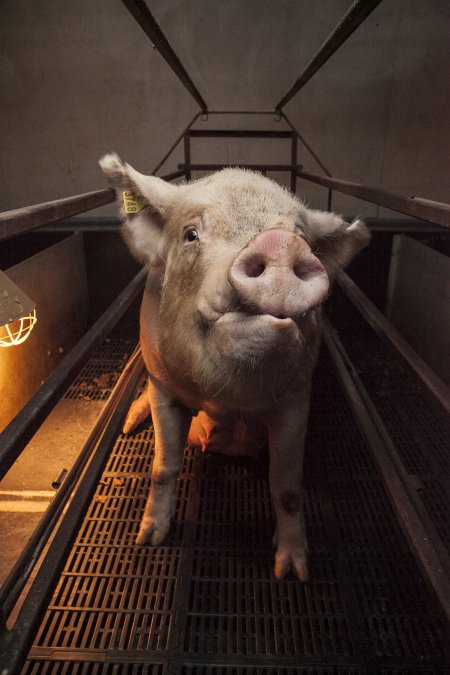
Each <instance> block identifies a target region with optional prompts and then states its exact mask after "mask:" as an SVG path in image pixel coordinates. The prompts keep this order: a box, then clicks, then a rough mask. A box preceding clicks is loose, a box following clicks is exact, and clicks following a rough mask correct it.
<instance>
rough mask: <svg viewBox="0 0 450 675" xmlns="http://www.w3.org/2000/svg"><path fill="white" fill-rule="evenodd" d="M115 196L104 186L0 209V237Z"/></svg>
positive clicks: (171, 176)
mask: <svg viewBox="0 0 450 675" xmlns="http://www.w3.org/2000/svg"><path fill="white" fill-rule="evenodd" d="M181 176H184V171H175V172H174V173H169V174H167V175H166V176H161V178H163V180H167V181H172V180H175V179H176V178H180V177H181ZM114 199H115V192H114V190H113V189H112V188H105V189H104V190H95V191H94V192H86V193H84V194H81V195H74V196H72V197H64V198H63V199H55V200H53V201H51V202H43V203H42V204H33V205H32V206H24V207H22V208H20V209H14V210H13V211H3V213H0V240H6V239H10V238H12V237H16V236H18V235H20V234H24V233H25V232H29V231H31V230H35V229H37V228H40V227H45V225H50V224H51V223H55V222H58V221H60V220H62V219H66V218H72V216H76V215H77V214H79V213H84V212H85V211H90V210H91V209H96V208H98V207H99V206H104V205H105V204H109V203H111V202H113V201H114Z"/></svg>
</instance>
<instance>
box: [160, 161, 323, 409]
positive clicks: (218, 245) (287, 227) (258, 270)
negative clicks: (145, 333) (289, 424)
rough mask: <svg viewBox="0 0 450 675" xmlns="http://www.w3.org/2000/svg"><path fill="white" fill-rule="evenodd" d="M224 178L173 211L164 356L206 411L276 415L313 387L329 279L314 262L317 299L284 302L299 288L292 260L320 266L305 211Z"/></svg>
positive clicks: (273, 190)
mask: <svg viewBox="0 0 450 675" xmlns="http://www.w3.org/2000/svg"><path fill="white" fill-rule="evenodd" d="M226 173H227V172H222V173H221V174H216V181H214V180H212V179H210V180H208V179H206V180H205V181H204V182H203V185H202V186H201V189H199V188H200V183H201V181H199V182H198V183H196V184H193V185H188V186H183V187H182V188H181V189H180V191H179V195H177V197H178V199H176V200H174V202H173V203H172V205H171V209H170V215H169V217H168V220H167V222H166V226H165V230H166V237H167V250H166V256H167V257H166V260H167V263H166V268H165V274H164V281H163V288H162V298H161V306H160V326H159V331H160V333H159V342H160V356H161V359H162V362H163V364H164V366H165V368H166V370H167V373H168V376H169V378H170V380H171V384H172V386H173V388H174V389H175V390H179V391H180V393H181V395H184V398H186V397H192V396H193V397H194V398H197V399H198V402H199V405H201V403H203V402H204V401H209V402H210V403H212V404H217V406H219V407H227V408H236V407H237V408H240V409H244V408H245V409H254V410H260V409H267V408H273V407H274V406H275V405H276V403H277V401H278V399H279V398H280V396H281V395H282V394H283V393H284V392H285V391H286V390H287V389H288V388H290V387H291V388H292V387H294V388H296V387H300V386H301V385H302V382H303V381H304V382H307V381H308V378H309V376H310V373H311V370H312V368H313V365H314V362H315V357H316V353H317V348H318V341H319V334H318V320H319V312H320V308H319V305H320V302H321V300H322V299H323V297H325V295H326V292H327V290H328V277H327V275H326V273H325V271H324V270H323V268H322V267H321V265H320V262H319V261H317V259H315V260H314V265H315V267H314V269H308V274H310V276H311V279H312V281H311V284H310V285H312V284H316V283H318V282H317V280H315V279H314V276H315V275H316V276H317V275H318V277H319V281H320V284H319V285H320V289H319V291H320V292H319V293H318V294H317V298H315V299H313V302H312V303H309V304H308V303H306V304H304V305H303V306H302V303H300V304H299V303H297V304H296V303H295V301H293V300H292V298H291V300H290V301H289V302H288V301H286V298H288V299H289V298H290V296H291V295H292V288H291V285H295V282H296V281H298V278H299V277H298V276H296V274H295V272H292V269H293V268H294V267H295V264H294V263H295V260H296V259H297V258H298V259H300V260H301V261H303V262H302V264H303V263H304V259H306V258H308V260H309V259H311V260H310V262H311V261H312V260H313V259H314V256H313V254H312V253H311V251H310V248H309V245H308V244H307V242H306V236H307V235H306V232H304V231H302V226H303V227H304V224H303V223H302V221H301V218H300V213H299V203H298V201H297V200H296V199H294V198H293V197H292V196H291V195H290V194H289V193H288V192H287V191H286V190H284V189H283V188H281V187H280V186H278V185H277V184H275V183H273V182H272V181H268V180H266V179H264V178H262V177H260V176H256V175H255V174H251V173H248V174H247V172H242V171H240V172H239V175H238V176H236V175H235V172H230V175H228V176H226V175H224V174H226ZM217 178H221V180H217ZM190 188H191V191H189V189H190ZM193 188H194V189H193ZM265 233H267V234H265ZM302 235H303V236H302ZM300 239H301V241H299V240H300ZM292 246H294V248H295V246H297V249H298V251H297V253H296V254H295V255H294V258H295V260H294V261H292V260H290V259H288V258H289V251H290V250H291V249H292ZM291 258H292V255H291ZM305 264H306V266H308V264H309V263H308V264H307V263H305ZM240 267H242V268H243V269H242V270H241V269H240ZM291 268H292V269H291ZM286 270H287V272H286ZM234 272H236V274H234ZM304 276H305V275H304ZM263 277H264V278H265V277H267V281H266V282H265V283H263V281H264V279H263ZM315 300H317V302H316V301H315Z"/></svg>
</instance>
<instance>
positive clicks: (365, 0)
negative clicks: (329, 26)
mask: <svg viewBox="0 0 450 675" xmlns="http://www.w3.org/2000/svg"><path fill="white" fill-rule="evenodd" d="M380 2H381V0H356V2H354V3H353V5H352V6H351V7H350V9H349V10H348V11H347V13H346V14H345V15H344V16H343V17H342V19H341V20H340V22H339V23H338V25H337V26H336V28H335V29H334V31H333V32H332V33H331V35H330V36H329V37H328V39H327V40H326V41H325V42H324V44H323V45H322V46H321V48H320V49H319V51H318V52H317V54H316V55H315V56H314V57H313V59H312V60H311V61H310V62H309V63H308V65H307V66H306V68H305V70H304V71H303V73H302V74H301V75H300V77H299V78H298V79H297V80H296V81H295V82H294V84H293V85H292V87H291V88H290V89H289V91H288V92H287V93H286V94H285V96H283V98H282V99H281V101H280V102H279V103H278V104H277V105H276V106H275V110H276V111H277V112H278V113H281V109H282V108H284V106H285V105H286V104H287V103H288V102H289V101H290V100H291V98H293V97H294V96H295V94H297V92H299V91H300V89H302V87H304V86H305V84H306V83H307V82H308V81H309V80H310V79H311V78H312V76H313V75H314V74H315V73H316V72H317V71H318V70H319V68H321V67H322V66H323V64H324V63H326V62H327V61H328V59H329V58H330V57H331V56H333V54H334V52H335V51H336V50H337V49H338V48H339V47H340V46H341V45H342V44H343V43H344V42H345V41H346V40H347V38H349V37H350V35H351V34H352V33H353V32H354V31H355V30H356V29H357V28H358V26H360V25H361V24H362V22H363V21H364V20H365V19H366V18H367V17H368V16H369V14H370V13H371V12H373V10H374V9H375V7H377V5H379V4H380Z"/></svg>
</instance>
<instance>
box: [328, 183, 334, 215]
mask: <svg viewBox="0 0 450 675" xmlns="http://www.w3.org/2000/svg"><path fill="white" fill-rule="evenodd" d="M332 201H333V190H332V189H331V188H330V189H329V190H328V200H327V211H331V204H332Z"/></svg>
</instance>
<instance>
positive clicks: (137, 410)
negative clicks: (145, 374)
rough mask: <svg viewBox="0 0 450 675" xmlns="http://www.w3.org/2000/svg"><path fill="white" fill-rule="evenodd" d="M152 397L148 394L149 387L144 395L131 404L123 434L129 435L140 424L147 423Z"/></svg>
mask: <svg viewBox="0 0 450 675" xmlns="http://www.w3.org/2000/svg"><path fill="white" fill-rule="evenodd" d="M150 412H151V408H150V397H149V392H148V385H147V387H146V388H145V389H144V391H143V392H142V394H141V395H140V396H139V398H137V399H136V400H135V401H133V403H132V404H131V407H130V409H129V411H128V414H127V417H126V419H125V422H124V425H123V429H122V432H123V433H124V434H129V433H130V431H133V430H134V429H136V428H137V427H138V426H139V425H140V424H142V423H143V422H145V420H146V419H147V417H149V416H150Z"/></svg>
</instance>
